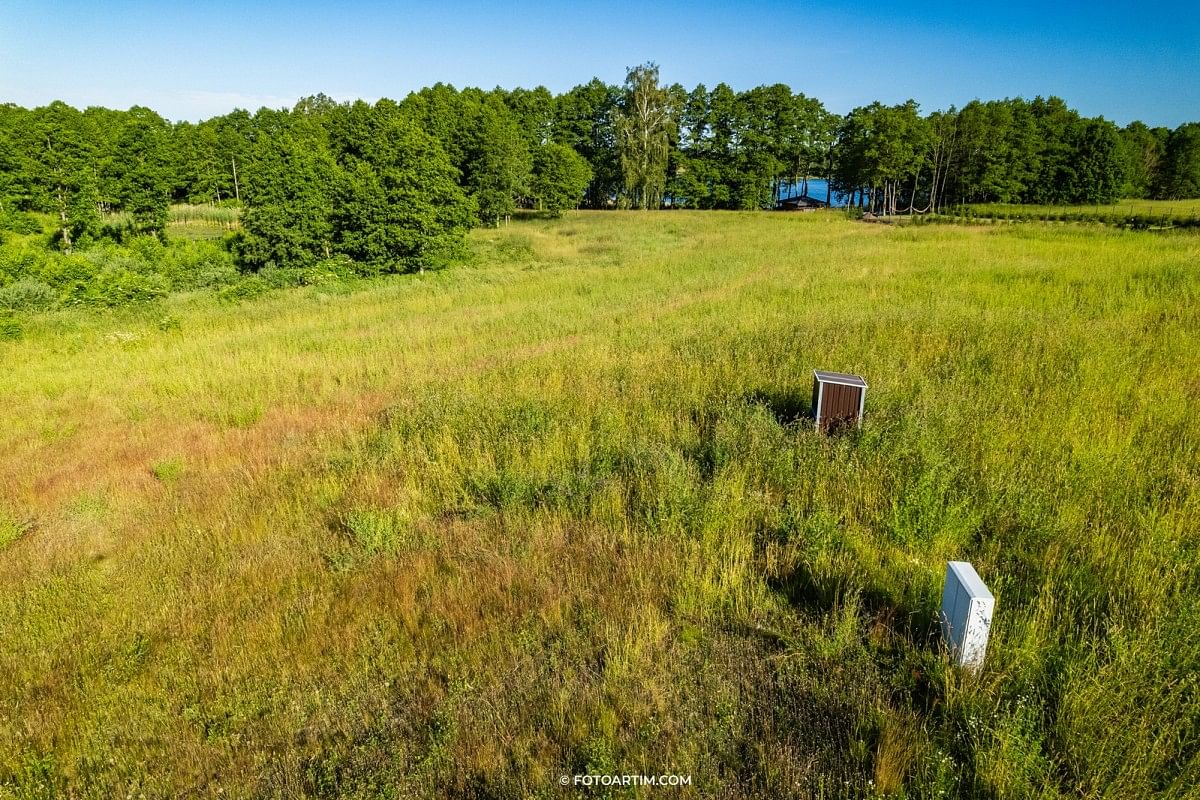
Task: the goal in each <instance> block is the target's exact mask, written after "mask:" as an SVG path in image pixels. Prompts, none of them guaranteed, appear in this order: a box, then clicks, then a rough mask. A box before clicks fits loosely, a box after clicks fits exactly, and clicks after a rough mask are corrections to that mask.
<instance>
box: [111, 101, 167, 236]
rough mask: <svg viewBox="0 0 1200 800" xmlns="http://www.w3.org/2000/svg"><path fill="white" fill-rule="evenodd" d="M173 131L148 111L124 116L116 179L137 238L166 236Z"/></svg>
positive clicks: (138, 109)
mask: <svg viewBox="0 0 1200 800" xmlns="http://www.w3.org/2000/svg"><path fill="white" fill-rule="evenodd" d="M170 136H171V129H170V126H169V125H168V124H167V122H166V121H165V120H164V119H163V118H162V117H160V116H159V115H158V114H155V113H154V112H153V111H151V110H150V109H148V108H144V107H141V106H135V107H134V108H132V109H130V110H129V112H128V114H126V115H125V119H124V125H123V126H122V129H121V132H120V135H119V136H118V137H117V142H116V146H115V158H114V159H113V166H112V167H110V169H111V170H113V171H114V172H115V173H116V175H115V180H114V184H115V186H116V195H117V201H118V203H119V204H120V207H121V209H122V210H123V211H125V212H127V213H128V214H129V215H130V228H131V229H132V230H133V232H134V233H135V234H154V235H156V236H163V235H164V232H165V230H166V227H167V206H168V204H169V202H170V194H171V188H172V184H173V182H174V181H173V174H172V165H171V152H170V146H171V142H170Z"/></svg>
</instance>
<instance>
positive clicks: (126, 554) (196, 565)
mask: <svg viewBox="0 0 1200 800" xmlns="http://www.w3.org/2000/svg"><path fill="white" fill-rule="evenodd" d="M473 247H474V248H475V251H476V257H475V260H474V264H473V265H472V266H467V267H462V268H459V269H456V270H450V271H446V272H442V273H436V274H426V275H421V276H411V277H407V278H403V279H394V280H392V281H389V282H380V283H377V284H373V285H372V288H370V289H369V290H367V291H359V292H353V293H345V292H343V291H334V290H331V289H330V288H329V287H321V286H314V287H305V288H297V289H292V290H284V291H281V292H278V293H273V294H271V295H267V296H265V297H263V298H260V299H258V300H254V301H250V302H248V303H246V304H242V305H239V306H233V307H231V306H228V305H222V304H220V303H218V302H217V301H216V300H214V299H212V298H210V297H204V296H200V297H197V296H192V297H186V298H182V297H180V298H168V300H167V301H165V302H166V304H167V306H166V309H167V310H168V311H169V313H170V314H171V315H172V317H173V319H174V320H175V321H176V324H175V325H172V326H162V325H159V324H158V323H157V321H156V320H155V319H152V318H150V317H148V316H147V315H146V314H145V312H141V311H137V310H128V311H121V310H118V311H116V312H113V313H112V314H109V315H105V316H97V315H92V314H87V313H84V312H81V311H70V312H53V313H50V314H46V315H42V316H39V317H36V318H33V319H32V320H30V322H29V324H28V330H27V331H26V335H25V337H24V339H23V340H21V341H19V342H10V343H0V366H2V367H3V370H4V374H5V375H6V376H7V379H6V380H5V381H4V382H3V383H2V384H0V397H2V400H3V407H4V408H5V409H7V411H6V412H5V417H4V421H5V424H4V426H3V427H2V428H0V492H2V494H0V514H3V516H0V530H6V531H19V532H20V533H19V535H5V536H3V537H0V541H2V542H6V543H5V544H4V545H3V549H0V642H3V643H4V646H3V647H2V648H0V707H2V708H3V709H4V713H3V714H0V797H5V796H11V797H30V796H55V795H73V796H77V797H110V796H115V795H117V794H122V795H128V794H134V795H138V794H144V795H145V796H147V797H157V796H185V795H190V796H216V795H217V794H218V792H220V793H222V794H223V795H224V796H259V797H296V796H306V797H362V798H366V797H399V796H417V797H484V796H487V797H529V796H555V795H557V794H558V793H559V789H557V788H556V787H557V786H558V781H559V777H560V776H561V775H564V774H565V775H571V774H574V773H580V772H589V771H590V772H605V773H616V774H622V773H634V774H660V773H684V774H690V775H692V776H693V783H692V787H691V788H690V789H689V790H687V791H688V792H690V794H691V796H698V797H699V796H705V797H707V796H715V795H723V796H773V797H784V796H796V797H843V796H854V797H861V796H871V795H877V796H883V795H887V796H906V797H938V796H942V797H950V796H982V797H1031V796H1041V797H1059V796H1061V797H1076V796H1080V795H1083V796H1101V795H1107V796H1114V797H1148V796H1156V795H1157V796H1176V797H1185V796H1188V795H1189V793H1191V792H1192V791H1193V790H1194V786H1195V785H1197V783H1198V781H1200V773H1198V770H1200V760H1198V757H1197V749H1196V739H1195V735H1196V731H1197V730H1198V729H1200V699H1198V696H1197V694H1196V691H1195V687H1196V684H1195V681H1196V677H1195V676H1196V675H1197V674H1200V649H1198V648H1197V645H1196V644H1195V643H1196V642H1197V641H1200V640H1198V639H1197V637H1195V635H1194V630H1195V624H1196V622H1197V613H1198V610H1200V594H1198V593H1197V586H1198V585H1200V583H1198V581H1197V578H1198V577H1200V575H1198V573H1197V567H1196V564H1197V563H1198V561H1197V558H1196V556H1197V539H1196V533H1195V532H1196V530H1197V523H1198V522H1200V502H1198V499H1200V494H1198V489H1200V485H1198V484H1197V479H1196V476H1197V475H1198V474H1200V470H1198V466H1200V465H1198V463H1197V456H1196V454H1197V452H1200V425H1198V424H1197V422H1196V420H1195V415H1194V413H1193V412H1194V409H1195V407H1196V403H1197V400H1198V399H1200V398H1198V392H1200V385H1198V384H1197V383H1196V375H1197V374H1198V373H1200V369H1198V368H1200V341H1198V339H1200V325H1198V324H1197V323H1198V322H1200V319H1198V316H1197V314H1198V312H1197V308H1200V305H1198V304H1197V302H1196V301H1197V299H1198V298H1197V294H1198V290H1200V268H1198V267H1197V264H1198V263H1200V259H1198V256H1200V238H1197V237H1195V236H1189V235H1183V234H1172V235H1165V236H1164V235H1156V234H1146V233H1138V232H1128V231H1118V230H1113V229H1080V228H1062V229H1050V228H1043V227H1040V226H1039V227H1019V228H1013V227H1000V228H989V229H975V228H952V227H920V228H889V227H884V226H862V225H858V224H854V223H851V222H847V221H844V220H841V219H839V218H838V217H837V216H836V215H833V214H829V215H826V214H815V215H805V216H804V217H796V216H791V215H770V214H705V213H691V212H672V213H669V214H667V213H663V214H649V213H643V214H638V213H604V214H575V215H570V216H568V217H567V218H565V219H563V220H561V221H557V222H548V221H539V222H528V223H518V224H514V225H512V226H510V227H508V228H504V229H500V230H488V231H477V232H476V233H475V234H474V235H473ZM814 367H820V368H829V369H838V370H845V371H855V372H861V373H862V374H864V375H865V376H866V377H867V378H868V381H869V382H870V384H871V389H870V390H869V393H868V397H867V413H868V419H867V423H866V425H865V426H864V428H863V429H862V431H861V433H852V434H849V435H845V436H840V437H833V438H826V437H823V436H820V435H818V434H816V433H815V432H814V431H812V430H811V427H810V425H808V424H806V423H805V413H806V412H807V410H808V409H807V404H808V395H809V390H810V382H811V370H812V369H813V368H814ZM31 465H33V466H31ZM5 520H7V522H5ZM950 558H962V559H967V560H970V561H972V562H973V563H974V564H975V565H976V566H977V568H978V569H979V571H980V573H981V574H982V575H983V577H984V578H985V580H987V581H988V583H989V584H990V586H991V587H992V588H993V590H994V591H995V593H996V594H997V597H998V604H997V616H996V622H995V628H994V631H993V640H992V643H991V646H990V649H989V652H988V657H987V663H986V665H985V667H984V669H983V671H982V672H981V673H980V674H979V675H977V676H972V675H968V674H962V673H960V672H958V671H957V670H955V669H954V668H952V667H951V666H950V665H949V662H948V660H947V659H946V657H945V656H944V654H943V652H942V649H941V646H940V643H939V642H938V639H937V634H936V628H937V626H936V604H937V601H938V598H939V596H940V582H941V578H942V571H943V568H944V562H945V561H946V560H947V559H950ZM662 791H663V790H661V789H643V790H640V794H641V795H642V796H657V793H661V792H662ZM563 793H564V794H566V792H563ZM627 793H632V794H638V793H639V792H638V791H633V790H628V791H627ZM597 794H599V793H598V792H597ZM618 796H619V795H618Z"/></svg>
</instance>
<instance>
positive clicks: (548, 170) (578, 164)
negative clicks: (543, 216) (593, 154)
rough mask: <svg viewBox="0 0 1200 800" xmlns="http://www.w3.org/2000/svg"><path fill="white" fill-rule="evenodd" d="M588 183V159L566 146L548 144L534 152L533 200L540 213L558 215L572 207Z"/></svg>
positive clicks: (590, 175) (581, 198) (589, 171)
mask: <svg viewBox="0 0 1200 800" xmlns="http://www.w3.org/2000/svg"><path fill="white" fill-rule="evenodd" d="M591 180H592V168H591V167H590V166H589V165H588V162H587V159H585V158H584V157H583V156H581V155H579V154H578V153H576V152H575V151H574V150H573V149H571V148H570V147H567V146H566V145H565V144H558V143H557V142H547V143H546V144H544V145H542V146H541V147H539V148H538V149H537V150H535V151H534V153H533V198H534V201H535V202H536V203H537V207H538V208H539V209H541V210H543V211H549V212H551V213H552V214H555V215H558V214H561V213H562V212H563V211H566V210H567V209H569V208H575V207H576V206H578V205H579V204H580V202H582V200H583V195H584V192H585V191H586V190H587V187H588V184H589V183H590V182H591Z"/></svg>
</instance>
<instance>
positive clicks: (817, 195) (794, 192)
mask: <svg viewBox="0 0 1200 800" xmlns="http://www.w3.org/2000/svg"><path fill="white" fill-rule="evenodd" d="M825 188H826V182H825V181H824V180H821V179H817V178H809V180H808V196H809V197H811V198H813V199H814V200H821V201H824V200H825ZM803 189H804V182H803V181H801V182H800V183H795V184H790V183H785V184H784V185H783V188H782V189H781V190H780V193H779V196H780V197H783V198H788V197H796V196H798V195H799V194H801V192H802V190H803ZM847 200H848V198H847V197H846V195H844V194H838V193H837V192H834V193H833V195H832V196H831V197H830V198H829V204H830V205H831V206H835V207H838V208H841V207H844V206H846V205H848V202H847Z"/></svg>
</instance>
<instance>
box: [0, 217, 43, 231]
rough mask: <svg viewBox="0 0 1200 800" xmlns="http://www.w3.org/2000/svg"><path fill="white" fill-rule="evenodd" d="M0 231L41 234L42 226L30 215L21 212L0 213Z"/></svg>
mask: <svg viewBox="0 0 1200 800" xmlns="http://www.w3.org/2000/svg"><path fill="white" fill-rule="evenodd" d="M0 231H9V232H11V233H21V234H31V233H41V232H42V224H41V223H40V222H38V220H37V218H36V217H34V216H33V215H32V214H26V213H25V212H23V211H4V212H0Z"/></svg>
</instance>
